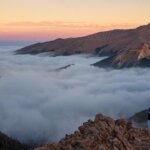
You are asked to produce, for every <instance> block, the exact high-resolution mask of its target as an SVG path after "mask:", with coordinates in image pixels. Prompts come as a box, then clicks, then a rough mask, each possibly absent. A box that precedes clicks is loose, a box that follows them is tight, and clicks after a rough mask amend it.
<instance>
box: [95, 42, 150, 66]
mask: <svg viewBox="0 0 150 150" xmlns="http://www.w3.org/2000/svg"><path fill="white" fill-rule="evenodd" d="M94 66H98V67H104V68H116V69H121V68H129V67H150V48H149V45H148V44H147V43H142V44H140V45H139V46H138V47H137V48H135V49H130V50H126V51H122V52H119V53H117V54H116V55H114V56H112V57H109V58H106V59H104V60H101V61H99V62H97V63H95V64H94Z"/></svg>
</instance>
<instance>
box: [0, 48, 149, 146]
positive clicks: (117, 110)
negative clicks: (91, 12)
mask: <svg viewBox="0 0 150 150" xmlns="http://www.w3.org/2000/svg"><path fill="white" fill-rule="evenodd" d="M18 48H19V47H15V46H13V47H11V46H9V47H6V46H3V47H2V46H1V47H0V131H2V132H4V133H6V134H7V135H9V136H11V137H14V138H17V139H19V140H20V141H22V142H25V143H32V144H37V143H38V144H40V143H43V142H48V141H53V142H54V141H58V140H59V139H60V138H62V137H64V135H65V134H69V133H71V132H73V131H74V130H76V129H77V127H78V126H80V125H81V124H82V123H83V122H84V121H86V120H88V119H89V118H93V117H94V116H95V114H97V113H103V114H105V115H109V116H112V117H114V118H120V117H125V118H127V117H129V116H131V115H133V114H134V113H135V112H138V111H141V110H143V109H145V108H148V107H149V106H150V69H139V68H136V69H134V68H132V69H124V70H105V69H99V68H95V67H93V66H91V65H90V64H92V63H95V62H97V61H98V60H100V59H101V58H98V57H92V56H90V55H74V56H58V57H50V56H48V54H41V55H34V56H33V55H14V53H13V50H16V49H18ZM69 64H75V65H73V66H71V67H69V68H67V69H62V70H57V69H58V68H59V67H63V66H66V65H69Z"/></svg>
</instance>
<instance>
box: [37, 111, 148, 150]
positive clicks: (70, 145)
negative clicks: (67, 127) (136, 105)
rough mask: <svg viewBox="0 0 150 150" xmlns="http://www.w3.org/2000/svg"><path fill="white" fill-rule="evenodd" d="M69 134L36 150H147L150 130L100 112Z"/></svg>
mask: <svg viewBox="0 0 150 150" xmlns="http://www.w3.org/2000/svg"><path fill="white" fill-rule="evenodd" d="M78 129H79V130H78V131H75V132H74V133H73V134H71V135H66V137H65V138H63V139H62V140H61V141H59V142H58V143H57V144H47V145H45V146H43V147H41V148H37V149H36V150H149V148H150V132H149V131H148V130H147V129H137V128H134V127H132V124H131V122H127V121H125V120H123V119H120V120H113V119H111V118H110V117H106V116H103V115H101V114H99V115H96V117H95V120H94V121H92V120H88V122H85V123H83V125H82V126H80V127H79V128H78Z"/></svg>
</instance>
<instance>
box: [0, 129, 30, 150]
mask: <svg viewBox="0 0 150 150" xmlns="http://www.w3.org/2000/svg"><path fill="white" fill-rule="evenodd" d="M0 150H29V148H28V147H27V146H26V145H24V144H21V143H20V142H19V141H17V140H14V139H12V138H10V137H8V136H7V135H5V134H3V133H1V132H0Z"/></svg>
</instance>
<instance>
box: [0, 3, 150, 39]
mask: <svg viewBox="0 0 150 150" xmlns="http://www.w3.org/2000/svg"><path fill="white" fill-rule="evenodd" d="M148 23H150V0H124V1H123V0H0V40H19V41H21V40H27V41H44V40H51V39H54V38H58V37H63V38H66V37H74V36H82V35H87V34H91V33H94V32H99V31H104V30H109V29H115V28H133V27H137V26H139V25H142V24H148Z"/></svg>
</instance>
